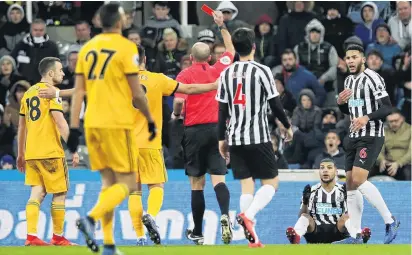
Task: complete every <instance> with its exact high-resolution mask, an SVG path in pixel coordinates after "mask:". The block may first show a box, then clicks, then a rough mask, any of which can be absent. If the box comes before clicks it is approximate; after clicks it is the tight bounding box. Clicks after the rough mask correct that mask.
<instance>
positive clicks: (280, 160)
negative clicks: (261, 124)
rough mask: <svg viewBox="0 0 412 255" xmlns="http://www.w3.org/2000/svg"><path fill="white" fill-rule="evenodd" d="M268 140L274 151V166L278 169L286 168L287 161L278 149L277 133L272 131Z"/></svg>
mask: <svg viewBox="0 0 412 255" xmlns="http://www.w3.org/2000/svg"><path fill="white" fill-rule="evenodd" d="M270 140H271V142H272V147H273V151H274V152H275V158H276V166H277V167H278V169H288V161H287V160H286V158H285V156H283V154H282V152H280V151H279V146H278V144H279V139H278V137H277V135H276V134H275V133H272V134H271V136H270Z"/></svg>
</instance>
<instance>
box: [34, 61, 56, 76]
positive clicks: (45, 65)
mask: <svg viewBox="0 0 412 255" xmlns="http://www.w3.org/2000/svg"><path fill="white" fill-rule="evenodd" d="M56 62H59V63H61V60H60V59H58V58H55V57H47V58H43V59H42V60H41V61H40V63H39V68H38V69H39V73H40V75H41V76H45V75H46V74H47V72H48V71H49V70H50V69H52V68H54V66H55V65H56Z"/></svg>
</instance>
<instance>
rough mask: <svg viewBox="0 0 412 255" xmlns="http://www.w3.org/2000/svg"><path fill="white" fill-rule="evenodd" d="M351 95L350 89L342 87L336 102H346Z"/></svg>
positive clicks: (340, 103)
mask: <svg viewBox="0 0 412 255" xmlns="http://www.w3.org/2000/svg"><path fill="white" fill-rule="evenodd" d="M351 96H352V90H350V89H344V90H343V91H342V92H340V93H339V96H338V100H337V103H338V105H342V104H346V103H347V102H348V100H349V98H351Z"/></svg>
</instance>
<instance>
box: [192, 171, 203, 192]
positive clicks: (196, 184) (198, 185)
mask: <svg viewBox="0 0 412 255" xmlns="http://www.w3.org/2000/svg"><path fill="white" fill-rule="evenodd" d="M205 183H206V179H205V176H204V175H203V176H200V177H193V176H191V177H190V185H191V186H192V190H203V189H204V188H205Z"/></svg>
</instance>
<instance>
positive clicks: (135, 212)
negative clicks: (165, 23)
mask: <svg viewBox="0 0 412 255" xmlns="http://www.w3.org/2000/svg"><path fill="white" fill-rule="evenodd" d="M138 51H139V64H140V72H139V80H140V84H141V85H142V87H143V90H144V91H145V94H146V98H147V101H148V104H149V108H150V112H151V113H152V114H153V117H154V121H155V122H156V123H162V120H163V116H162V113H163V111H162V107H163V103H162V102H163V101H162V100H163V97H164V96H172V95H173V94H174V93H175V92H179V93H183V94H200V93H205V92H209V91H212V90H216V88H217V82H215V83H209V84H190V85H189V84H182V83H179V82H177V81H175V80H172V79H170V78H168V77H167V76H165V75H164V74H160V73H152V72H149V71H147V70H146V68H145V65H146V56H145V50H144V48H143V47H141V46H138ZM138 118H139V119H140V120H142V121H139V124H138V135H137V143H136V146H137V147H138V148H139V165H138V174H137V191H136V192H133V193H131V194H130V196H129V212H130V216H131V219H132V222H133V226H134V229H135V231H136V235H137V238H138V242H137V243H138V245H145V244H146V241H145V237H144V229H143V224H144V225H145V226H146V228H147V230H148V232H149V236H150V239H151V240H152V241H153V242H154V243H155V244H160V234H159V231H158V229H157V226H156V223H155V221H154V218H155V217H156V216H157V214H158V213H159V211H160V209H161V207H162V204H163V184H164V183H165V182H166V181H167V172H166V167H165V163H164V159H163V152H162V138H161V136H160V135H159V136H157V137H156V138H155V139H153V140H152V141H148V140H147V137H148V136H149V133H148V131H147V129H146V126H147V121H145V120H144V118H143V116H142V114H141V113H139V116H138ZM158 132H159V134H161V133H162V130H161V125H159V130H158ZM141 184H147V185H148V187H149V197H148V201H147V205H148V207H147V214H146V215H144V216H143V206H142V198H141V196H142V187H141ZM142 216H143V217H142ZM142 221H143V222H142ZM142 223H143V224H142Z"/></svg>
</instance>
